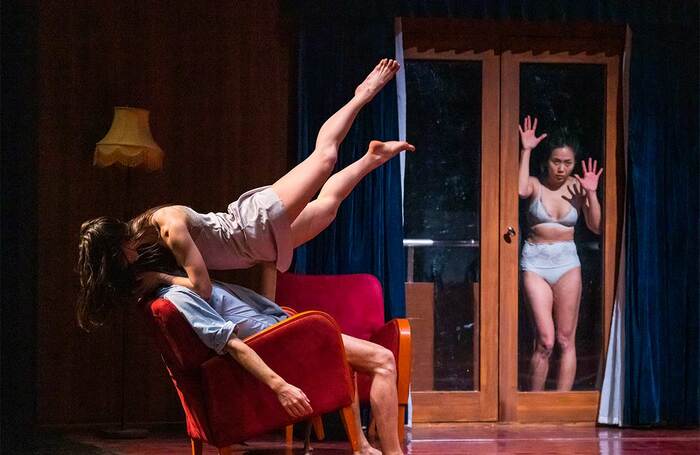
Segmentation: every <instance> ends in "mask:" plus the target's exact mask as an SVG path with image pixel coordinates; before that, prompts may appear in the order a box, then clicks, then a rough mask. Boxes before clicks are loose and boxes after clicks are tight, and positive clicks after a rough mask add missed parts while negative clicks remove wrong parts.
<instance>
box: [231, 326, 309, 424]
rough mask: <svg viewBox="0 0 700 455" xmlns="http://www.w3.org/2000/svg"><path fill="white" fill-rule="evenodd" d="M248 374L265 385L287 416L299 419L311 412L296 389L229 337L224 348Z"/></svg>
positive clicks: (256, 355) (252, 352) (239, 342)
mask: <svg viewBox="0 0 700 455" xmlns="http://www.w3.org/2000/svg"><path fill="white" fill-rule="evenodd" d="M224 349H225V351H226V352H228V353H229V354H231V357H233V358H234V360H236V362H238V363H239V364H240V365H241V366H242V367H243V368H245V369H246V370H247V371H248V372H249V373H250V374H252V375H253V376H255V377H256V378H257V379H258V380H260V381H261V382H262V383H264V384H265V385H267V386H268V387H269V388H270V389H272V391H273V392H275V394H276V395H277V399H278V400H279V402H280V404H281V405H282V407H283V408H284V410H285V411H287V414H289V415H290V416H292V417H294V418H300V417H303V416H305V415H309V414H311V413H312V412H313V409H312V408H311V402H310V401H309V399H308V398H307V396H306V394H304V392H302V390H301V389H300V388H298V387H294V386H293V385H291V384H289V383H288V382H286V381H285V380H284V379H282V377H280V376H279V375H278V374H277V373H275V372H274V371H272V368H270V367H269V366H267V364H266V363H265V362H264V361H263V359H261V358H260V356H259V355H258V354H257V353H256V352H255V351H254V350H253V348H251V347H250V346H248V345H247V344H245V343H244V342H243V341H241V340H240V339H238V338H236V337H231V338H230V339H229V340H228V342H227V343H226V347H225V348H224Z"/></svg>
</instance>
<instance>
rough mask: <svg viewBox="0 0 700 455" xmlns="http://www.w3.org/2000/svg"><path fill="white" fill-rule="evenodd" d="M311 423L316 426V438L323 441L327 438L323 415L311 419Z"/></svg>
mask: <svg viewBox="0 0 700 455" xmlns="http://www.w3.org/2000/svg"><path fill="white" fill-rule="evenodd" d="M311 423H312V424H313V426H314V433H315V434H316V439H318V440H319V441H323V440H324V439H326V432H325V431H324V429H323V419H322V418H321V416H316V417H314V418H313V419H311Z"/></svg>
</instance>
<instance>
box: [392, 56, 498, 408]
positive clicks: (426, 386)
mask: <svg viewBox="0 0 700 455" xmlns="http://www.w3.org/2000/svg"><path fill="white" fill-rule="evenodd" d="M405 58H406V60H405V74H406V93H407V98H406V99H407V102H406V119H407V120H406V125H407V131H409V132H410V134H409V136H410V140H411V141H412V142H413V143H414V144H415V146H416V149H417V150H418V152H416V153H415V154H407V155H406V163H405V179H404V182H405V183H404V231H405V239H404V247H405V248H404V249H405V252H406V262H407V265H408V270H407V283H406V312H407V317H408V318H409V320H410V323H411V327H412V340H413V378H412V379H413V382H412V390H413V393H412V398H413V404H414V406H413V409H414V413H413V420H414V421H415V422H443V421H449V422H454V421H473V420H496V419H497V417H498V409H497V397H498V379H497V356H498V341H497V340H498V337H497V333H498V328H497V327H498V308H497V298H498V191H499V184H498V178H497V175H498V166H499V163H498V142H499V126H498V125H499V115H498V109H499V92H498V90H499V64H498V58H497V57H496V56H495V54H494V53H493V52H485V53H473V52H465V53H461V54H459V55H456V54H454V53H450V52H446V53H436V52H416V51H415V50H411V49H408V50H406V51H405Z"/></svg>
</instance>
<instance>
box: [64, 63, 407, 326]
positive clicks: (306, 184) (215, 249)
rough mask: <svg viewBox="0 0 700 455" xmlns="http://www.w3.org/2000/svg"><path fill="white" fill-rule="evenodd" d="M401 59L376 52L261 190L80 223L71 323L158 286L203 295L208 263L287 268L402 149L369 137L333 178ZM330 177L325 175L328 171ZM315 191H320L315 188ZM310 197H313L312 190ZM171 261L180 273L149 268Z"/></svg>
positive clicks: (85, 321)
mask: <svg viewBox="0 0 700 455" xmlns="http://www.w3.org/2000/svg"><path fill="white" fill-rule="evenodd" d="M398 68H399V65H398V63H397V62H396V61H395V60H390V59H383V60H381V61H380V62H379V63H378V64H377V66H376V67H375V68H374V70H373V71H372V72H371V73H370V74H369V75H368V76H367V78H366V79H365V80H364V81H363V82H362V83H361V84H360V85H359V86H358V87H357V89H356V90H355V96H354V97H353V98H352V99H351V100H350V101H349V102H348V103H347V104H346V105H345V106H343V107H342V108H341V109H340V110H339V111H338V112H336V113H335V114H333V116H331V117H330V118H329V119H328V120H327V121H326V122H325V123H324V124H323V125H322V127H321V129H320V130H319V133H318V137H317V139H316V146H315V149H314V151H313V153H311V155H309V157H308V158H307V159H306V160H304V161H303V162H301V163H300V164H298V165H297V166H296V167H294V168H293V169H292V170H291V171H289V172H288V173H287V174H286V175H284V176H283V177H282V178H280V179H279V180H278V181H276V182H275V183H274V184H272V185H271V186H268V187H262V188H258V189H254V190H251V191H248V192H246V193H245V194H243V195H242V196H241V197H240V198H239V199H238V200H237V201H235V202H233V203H231V204H230V205H229V206H228V211H227V212H225V213H214V212H210V213H198V212H196V211H195V210H193V209H191V208H189V207H186V206H182V205H168V206H161V207H155V208H152V209H149V210H147V211H146V212H144V213H142V214H141V215H138V216H136V217H135V218H134V219H132V220H131V221H129V222H126V223H125V222H122V221H120V220H117V219H115V218H109V217H100V218H97V219H94V220H89V221H86V222H85V223H83V225H82V227H81V230H80V243H79V260H78V272H79V274H80V284H81V292H80V298H79V301H78V322H79V325H80V326H81V327H83V328H85V329H89V328H92V327H96V326H99V325H101V324H102V323H103V322H104V320H105V319H106V318H107V317H108V315H109V313H110V312H111V310H112V309H113V308H114V307H115V306H117V305H122V304H124V302H128V301H130V300H131V301H133V300H135V299H138V298H139V297H141V296H143V295H144V294H146V293H147V292H149V291H151V290H153V289H155V288H156V287H158V286H159V285H169V284H176V285H181V286H185V287H187V288H189V289H191V290H193V291H194V292H196V293H197V294H199V295H200V296H201V297H202V298H204V299H205V300H208V299H209V297H210V296H211V292H212V284H211V279H210V277H209V273H208V269H211V270H228V269H239V268H247V267H251V266H253V265H254V264H256V263H258V262H273V261H274V262H275V263H276V266H277V269H278V270H280V271H285V270H287V268H288V267H289V265H290V262H291V258H292V251H293V249H294V248H296V247H297V246H299V245H302V244H303V243H305V242H307V241H309V240H311V239H312V238H314V237H315V236H316V235H318V234H319V233H320V232H321V231H323V230H324V229H325V228H326V227H327V226H328V225H329V224H330V223H331V222H332V221H333V219H334V218H335V215H336V212H337V210H338V207H339V205H340V203H341V202H342V201H343V200H344V199H345V198H346V197H347V196H348V195H349V194H350V192H351V191H352V189H353V188H354V187H355V185H357V183H359V181H360V180H361V179H362V178H363V177H364V176H365V175H367V174H368V173H369V172H371V171H372V170H373V169H375V168H377V167H379V166H381V165H382V164H383V163H385V162H386V161H388V160H389V159H391V158H392V157H394V156H396V155H397V154H398V153H399V152H401V151H403V150H411V151H412V150H414V147H413V146H412V145H410V144H408V143H406V142H395V141H392V142H380V141H371V142H370V144H369V148H368V151H367V153H366V154H365V155H364V156H363V157H362V158H360V159H359V160H357V161H356V162H354V163H352V164H351V165H349V166H348V167H346V168H345V169H343V170H341V171H340V172H338V173H336V174H334V175H332V176H331V173H332V171H333V168H334V166H335V164H336V160H337V157H338V148H339V146H340V143H341V142H342V141H343V139H344V138H345V136H346V134H347V133H348V131H349V129H350V127H351V126H352V123H353V121H354V119H355V117H356V116H357V114H358V113H359V111H360V110H361V109H362V107H363V106H365V105H366V104H367V103H369V102H370V101H371V100H372V99H373V98H374V96H375V95H376V94H377V93H379V91H380V90H381V89H382V88H383V87H384V86H385V85H386V84H387V83H388V82H389V81H390V80H391V79H392V78H393V77H394V75H395V74H396V72H397V71H398ZM329 176H330V178H329ZM319 189H320V192H319ZM316 193H318V196H317V197H316V198H315V199H314V200H311V199H312V198H313V197H314V195H315V194H316ZM168 259H170V262H171V263H172V262H173V261H174V262H176V263H177V264H176V265H177V266H178V268H179V269H181V270H184V272H185V273H184V274H181V275H182V276H180V275H171V274H168V273H164V272H163V271H154V270H153V268H154V267H153V265H154V264H159V267H161V266H162V265H163V264H164V263H167V262H168Z"/></svg>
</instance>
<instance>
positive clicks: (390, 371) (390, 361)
mask: <svg viewBox="0 0 700 455" xmlns="http://www.w3.org/2000/svg"><path fill="white" fill-rule="evenodd" d="M374 357H375V362H374V363H375V368H374V373H375V374H378V375H382V376H388V377H391V378H395V377H396V360H395V359H394V353H393V352H391V351H390V350H388V349H387V348H384V347H381V346H377V351H376V352H375V353H374Z"/></svg>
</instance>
